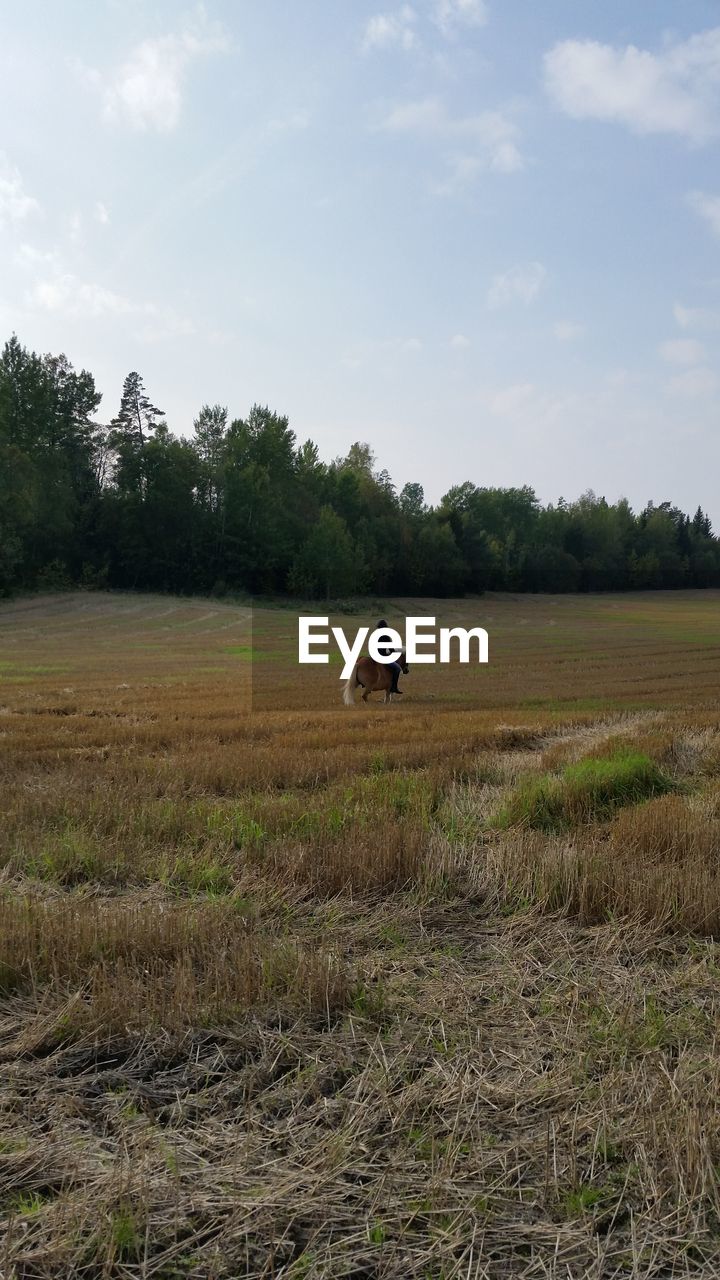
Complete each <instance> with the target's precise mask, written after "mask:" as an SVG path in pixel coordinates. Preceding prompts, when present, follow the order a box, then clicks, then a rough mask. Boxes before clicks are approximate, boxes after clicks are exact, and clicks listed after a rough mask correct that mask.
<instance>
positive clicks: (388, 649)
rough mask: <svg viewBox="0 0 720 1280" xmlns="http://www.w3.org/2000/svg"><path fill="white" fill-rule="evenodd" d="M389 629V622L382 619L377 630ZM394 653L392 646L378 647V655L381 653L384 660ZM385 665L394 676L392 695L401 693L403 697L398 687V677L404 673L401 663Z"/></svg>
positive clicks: (391, 687)
mask: <svg viewBox="0 0 720 1280" xmlns="http://www.w3.org/2000/svg"><path fill="white" fill-rule="evenodd" d="M387 629H388V624H387V622H386V621H385V619H384V618H381V619H380V621H379V622H378V624H377V626H376V628H375V630H376V631H387ZM393 652H394V650H393V647H392V645H384V646H382V647H380V646H378V653H379V654H380V656H381V657H383V658H387V657H388V656H389V654H391V653H393ZM385 665H386V666H387V667H389V669H390V673H391V675H392V684H391V686H390V693H399V694H401V695H402V689H398V687H397V686H398V677H399V675H400V672H401V671H402V667H401V666H400V663H399V662H388V663H386V664H385Z"/></svg>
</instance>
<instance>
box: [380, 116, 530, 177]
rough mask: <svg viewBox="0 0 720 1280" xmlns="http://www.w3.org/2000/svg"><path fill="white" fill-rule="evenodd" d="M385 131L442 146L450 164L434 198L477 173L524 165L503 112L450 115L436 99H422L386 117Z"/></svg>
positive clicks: (512, 169) (510, 170) (513, 169)
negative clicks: (422, 139) (418, 138)
mask: <svg viewBox="0 0 720 1280" xmlns="http://www.w3.org/2000/svg"><path fill="white" fill-rule="evenodd" d="M382 128H383V129H384V130H385V132H386V133H392V134H396V135H403V134H404V135H408V136H413V135H414V136H416V137H420V138H424V139H426V140H430V141H434V142H436V143H438V144H440V145H441V146H442V148H443V151H444V158H445V162H446V164H447V166H448V170H449V173H448V176H447V178H446V179H445V180H444V181H443V182H441V183H438V184H437V186H436V187H435V190H436V192H437V193H438V194H441V195H447V194H452V193H453V192H455V191H457V190H460V189H461V188H463V187H464V186H467V184H468V183H469V182H471V181H472V180H473V179H474V178H475V177H476V176H477V174H478V173H481V172H483V171H485V170H488V169H489V170H492V171H494V172H496V173H516V172H517V171H518V170H520V169H522V168H523V166H524V160H523V157H522V154H521V152H520V149H519V146H518V142H519V137H520V131H519V129H518V127H517V125H516V124H515V123H514V122H513V121H512V120H510V119H509V118H508V117H507V116H506V115H504V114H503V112H501V111H480V112H478V113H477V114H476V115H472V116H459V117H453V116H451V115H450V112H449V111H448V109H447V107H446V106H445V104H444V103H443V102H441V101H440V99H439V98H422V99H420V100H419V101H416V102H405V103H402V104H401V105H399V106H397V107H395V108H394V109H393V110H392V111H391V112H390V114H389V115H388V116H387V117H386V118H385V120H384V121H383V124H382Z"/></svg>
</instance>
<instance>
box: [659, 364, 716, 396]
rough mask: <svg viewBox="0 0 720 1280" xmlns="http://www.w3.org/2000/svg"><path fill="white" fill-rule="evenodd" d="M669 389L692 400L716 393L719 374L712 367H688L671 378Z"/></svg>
mask: <svg viewBox="0 0 720 1280" xmlns="http://www.w3.org/2000/svg"><path fill="white" fill-rule="evenodd" d="M667 387H668V391H671V392H673V394H674V395H681V396H687V397H688V398H689V399H691V400H697V399H700V398H701V397H707V396H711V395H714V393H715V392H716V391H717V389H718V378H717V374H715V373H713V371H712V369H706V368H700V369H687V370H686V371H685V373H679V374H677V376H676V377H674V378H671V379H670V381H669V382H668V384H667Z"/></svg>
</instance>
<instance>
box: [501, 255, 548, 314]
mask: <svg viewBox="0 0 720 1280" xmlns="http://www.w3.org/2000/svg"><path fill="white" fill-rule="evenodd" d="M546 276H547V271H546V270H545V268H544V266H543V265H542V263H541V262H526V263H518V264H517V265H516V266H514V267H511V268H510V270H509V271H504V272H502V273H501V274H499V275H496V276H493V279H492V282H491V284H490V288H489V289H488V294H487V305H488V306H489V307H490V308H491V310H497V308H498V307H506V306H509V305H510V304H511V303H513V302H522V303H524V305H525V306H526V307H527V306H529V305H530V303H531V302H534V300H535V298H536V297H537V295H538V294H539V292H540V290H541V288H542V286H543V284H544V282H545V279H546Z"/></svg>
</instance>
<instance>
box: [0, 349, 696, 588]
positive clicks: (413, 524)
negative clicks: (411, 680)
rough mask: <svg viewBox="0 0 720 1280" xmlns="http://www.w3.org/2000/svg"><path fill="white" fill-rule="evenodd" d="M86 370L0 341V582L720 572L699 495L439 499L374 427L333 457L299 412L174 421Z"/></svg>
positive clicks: (563, 578) (674, 580)
mask: <svg viewBox="0 0 720 1280" xmlns="http://www.w3.org/2000/svg"><path fill="white" fill-rule="evenodd" d="M100 401H101V396H100V394H99V393H98V391H97V389H96V386H95V381H94V379H93V377H92V374H90V373H88V372H87V370H84V369H83V370H81V371H80V372H77V371H76V370H75V369H74V368H73V366H72V365H71V364H70V362H69V361H68V359H67V358H66V357H65V356H64V355H59V356H50V355H44V356H40V355H38V354H36V353H35V352H32V351H28V350H27V348H26V347H24V346H22V345H21V343H20V342H19V340H18V339H17V337H16V336H14V335H13V337H12V338H11V339H10V340H9V341H8V342H7V343H6V344H5V346H4V348H3V351H2V356H1V357H0V592H2V593H3V594H8V593H10V592H13V591H17V590H22V589H32V588H59V587H64V586H71V585H84V586H91V587H101V586H103V587H104V586H108V587H116V588H124V589H145V590H153V591H172V592H197V593H208V592H211V593H215V594H217V595H223V594H225V593H226V592H248V593H252V594H260V595H268V594H269V595H289V596H292V597H297V598H302V599H311V598H318V599H330V598H333V599H337V598H341V597H345V596H352V595H356V594H366V593H369V594H375V595H408V596H413V595H417V596H455V595H461V594H464V593H468V592H471V593H480V592H483V591H485V590H492V591H532V592H568V591H623V590H633V589H634V590H639V589H647V588H679V587H716V586H720V540H718V539H717V538H716V537H715V536H714V534H713V531H712V528H711V523H710V520H709V519H708V517H707V515H706V514H705V513H704V512H703V511H702V510H701V509H700V508H699V507H698V509H697V511H696V512H695V514H694V515H693V516H692V517H690V516H689V515H686V514H685V513H684V512H682V511H681V510H680V509H679V508H678V507H676V506H673V505H672V504H671V503H670V502H662V503H660V504H658V505H655V504H654V503H652V502H651V503H649V504H648V505H647V507H646V508H645V509H644V510H643V511H641V512H638V513H636V512H634V511H633V510H632V509H631V507H630V506H629V504H628V503H627V501H625V499H621V500H620V501H619V502H616V503H614V504H611V503H608V502H606V501H605V499H604V498H600V497H597V496H596V495H595V494H594V493H593V492H592V491H588V492H587V493H585V494H583V496H582V497H580V498H578V499H577V500H576V501H573V502H566V501H565V500H564V499H562V498H561V499H560V500H559V501H558V502H557V503H555V504H549V505H548V506H542V505H541V504H540V502H539V501H538V499H537V497H536V495H535V493H534V491H533V490H532V489H531V488H529V487H528V486H523V487H521V488H504V489H503V488H494V487H487V486H482V485H476V484H474V483H472V482H471V481H466V482H465V483H464V484H460V485H456V486H454V487H453V488H451V489H450V490H449V491H448V492H447V493H446V494H445V496H444V497H443V498H442V500H441V501H440V502H439V503H438V504H437V505H436V506H433V505H432V504H429V503H427V502H426V501H425V496H424V493H423V489H422V485H420V484H418V483H411V484H406V485H405V486H404V488H403V489H401V490H400V492H398V491H397V489H396V487H395V485H394V484H393V482H392V480H391V478H390V476H389V475H388V473H387V472H386V471H382V470H378V469H377V467H376V464H375V458H374V456H373V453H372V451H371V449H370V447H369V446H368V445H367V444H361V443H357V444H354V445H353V446H352V447H351V449H350V450H349V452H348V454H347V456H346V457H340V458H336V459H335V460H334V461H331V462H323V461H322V460H321V458H320V455H319V452H318V449H317V447H316V445H315V444H313V442H312V441H311V440H307V441H305V442H304V443H298V441H297V439H296V437H295V433H294V432H293V431H292V430H291V428H290V425H289V422H288V419H287V418H286V417H284V416H282V415H280V414H277V413H274V412H271V411H270V409H268V408H263V407H261V406H260V405H255V406H254V407H253V408H252V409H251V410H250V412H249V414H248V415H247V417H246V418H232V419H231V418H230V416H229V413H228V410H227V409H226V408H225V407H224V406H221V405H204V406H203V408H202V409H201V410H200V412H199V413H198V415H197V417H196V419H195V422H194V429H193V435H192V437H191V438H189V439H184V438H180V437H178V436H176V435H174V434H173V433H172V432H171V431H170V429H169V427H168V425H167V421H166V417H165V414H164V413H163V412H162V410H160V409H158V408H157V407H156V406H155V405H154V404H153V403H152V402H151V400H150V398H149V396H148V394H147V392H146V390H145V386H144V383H143V380H142V378H141V377H140V375H139V374H138V373H136V372H133V373H130V374H128V376H127V378H126V379H125V383H124V386H123V389H122V395H121V398H120V405H119V409H118V413H117V415H116V417H114V418H113V419H112V421H110V422H109V423H105V424H102V423H100V422H99V421H98V418H97V414H98V410H99V407H100Z"/></svg>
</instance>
